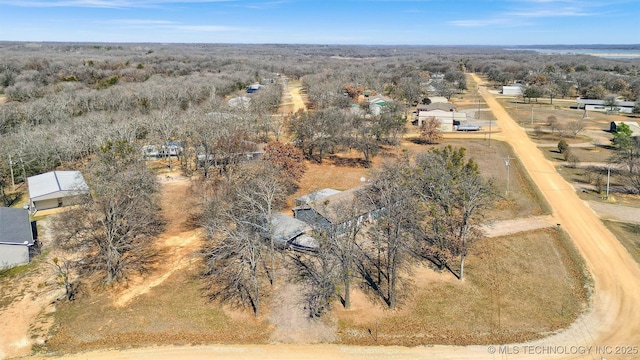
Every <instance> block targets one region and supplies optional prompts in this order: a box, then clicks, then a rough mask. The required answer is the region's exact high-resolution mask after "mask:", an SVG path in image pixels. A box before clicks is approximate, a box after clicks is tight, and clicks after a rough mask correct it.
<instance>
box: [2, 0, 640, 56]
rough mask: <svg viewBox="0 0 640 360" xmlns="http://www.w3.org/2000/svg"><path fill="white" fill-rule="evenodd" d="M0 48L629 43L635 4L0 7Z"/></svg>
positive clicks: (428, 1) (128, 1)
mask: <svg viewBox="0 0 640 360" xmlns="http://www.w3.org/2000/svg"><path fill="white" fill-rule="evenodd" d="M0 40H2V41H80V42H158V43H279V44H364V45H533V44H639V43H640V1H638V0H341V1H336V0H328V1H322V0H273V1H255V0H254V1H251V0H0Z"/></svg>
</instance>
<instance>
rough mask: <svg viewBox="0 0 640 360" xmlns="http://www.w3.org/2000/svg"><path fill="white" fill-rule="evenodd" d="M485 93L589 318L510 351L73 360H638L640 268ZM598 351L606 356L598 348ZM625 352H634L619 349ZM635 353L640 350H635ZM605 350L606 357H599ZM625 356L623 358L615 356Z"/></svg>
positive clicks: (233, 349)
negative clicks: (564, 251) (566, 240)
mask: <svg viewBox="0 0 640 360" xmlns="http://www.w3.org/2000/svg"><path fill="white" fill-rule="evenodd" d="M472 76H473V77H474V79H475V81H476V82H477V83H478V84H479V85H480V93H481V95H482V96H483V97H484V99H485V101H486V103H487V105H488V106H489V107H490V108H491V110H492V111H493V113H494V114H495V116H496V118H497V122H498V124H499V125H500V127H501V129H502V132H501V133H499V134H495V135H494V136H495V138H496V139H500V140H503V141H507V142H508V143H509V144H511V145H512V146H513V148H514V151H515V153H516V155H517V156H518V157H519V159H520V161H521V162H522V164H523V166H524V168H525V169H527V171H528V172H529V175H530V176H531V178H532V179H533V181H534V182H535V183H536V185H537V186H538V187H539V188H540V191H541V192H542V194H543V195H544V196H545V198H546V200H547V201H548V203H549V205H550V206H551V208H552V209H553V214H552V218H553V219H554V220H555V222H556V223H557V224H560V226H561V227H562V228H563V229H564V230H565V231H566V232H567V233H568V234H569V235H570V236H571V238H572V239H573V241H574V242H575V244H576V246H577V247H578V249H579V250H580V252H581V253H582V256H583V257H584V259H585V262H586V265H587V267H588V269H589V271H590V273H591V274H592V277H593V281H594V287H593V294H592V300H591V306H590V308H589V309H588V311H587V312H586V313H585V314H584V315H582V316H581V317H580V318H578V320H577V321H576V322H575V323H574V324H572V325H571V326H570V327H569V328H568V329H565V330H563V331H560V332H558V333H556V334H554V335H551V336H549V337H547V338H544V339H541V340H537V341H535V342H532V343H528V344H511V345H507V346H504V347H493V346H485V345H474V346H463V347H460V346H441V345H436V346H420V347H411V348H409V347H397V346H385V347H375V346H371V347H360V346H345V345H330V344H325V345H304V344H302V345H289V344H286V345H285V344H268V345H210V346H191V347H190V346H187V347H175V346H163V347H151V348H142V349H128V350H123V351H116V350H103V351H95V352H90V353H82V354H76V355H71V356H67V357H65V358H68V359H160V360H163V359H176V358H180V359H229V358H233V359H261V360H268V359H394V360H395V359H545V360H546V359H600V358H606V359H609V360H610V359H637V358H639V357H640V355H638V346H640V316H639V315H638V310H637V309H638V308H639V307H640V267H639V266H638V264H637V263H636V262H635V261H634V260H633V259H632V258H631V256H630V255H629V254H628V253H627V251H626V250H625V249H624V248H623V247H622V245H621V244H620V243H619V242H618V240H617V239H616V238H615V236H613V234H612V233H611V232H610V231H609V230H608V229H607V228H606V227H605V226H604V225H603V224H602V222H601V221H600V219H599V218H598V217H597V216H596V214H595V213H594V212H593V211H592V210H591V209H590V208H589V207H588V206H587V205H586V203H585V202H584V201H582V200H581V199H580V198H579V197H578V196H577V194H576V193H575V191H574V190H573V188H572V186H571V185H570V184H568V183H567V182H566V181H565V180H564V179H563V178H562V177H561V176H560V175H559V174H558V173H557V172H556V170H555V168H554V166H553V164H552V163H551V162H550V161H548V160H546V159H545V158H544V156H543V155H542V153H541V152H540V151H539V149H538V148H537V147H536V145H535V144H534V143H533V142H532V141H531V140H530V139H529V138H528V137H527V135H526V133H525V131H524V130H523V129H522V128H520V127H519V126H518V125H517V124H516V122H515V121H514V120H513V119H512V118H511V117H510V116H509V114H508V113H507V112H506V111H505V109H504V108H503V107H502V106H501V105H500V104H499V103H498V102H497V101H496V100H495V98H494V97H493V95H491V94H490V93H489V92H488V91H487V89H486V88H485V87H484V86H483V85H484V84H485V82H484V81H482V80H481V79H480V78H478V77H477V76H475V75H472ZM596 346H598V347H600V348H596ZM620 346H628V348H627V347H620ZM634 346H635V350H634V348H633V347H634ZM598 349H600V350H599V351H600V352H598ZM626 350H629V352H632V354H629V353H628V352H627V353H626V354H616V351H618V352H623V351H626Z"/></svg>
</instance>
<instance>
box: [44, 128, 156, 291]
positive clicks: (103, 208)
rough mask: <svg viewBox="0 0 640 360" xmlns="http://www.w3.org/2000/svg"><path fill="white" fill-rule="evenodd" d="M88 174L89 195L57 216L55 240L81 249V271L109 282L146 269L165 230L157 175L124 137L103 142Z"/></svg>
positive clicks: (74, 248) (64, 245)
mask: <svg viewBox="0 0 640 360" xmlns="http://www.w3.org/2000/svg"><path fill="white" fill-rule="evenodd" d="M85 174H86V179H87V182H88V184H89V187H90V189H91V195H90V196H84V197H82V198H81V199H80V201H79V203H78V205H77V206H75V207H73V208H71V209H70V210H68V211H67V212H64V213H62V214H61V215H60V216H59V217H58V218H57V221H56V223H55V228H56V234H57V242H58V243H59V244H60V245H62V246H63V248H65V249H68V250H73V251H75V252H79V253H81V254H82V257H81V260H80V261H78V262H77V265H78V267H79V271H80V274H88V275H93V274H99V276H101V277H102V279H103V280H104V281H105V282H106V283H113V282H115V281H118V280H120V279H123V278H126V277H127V275H128V274H129V272H131V271H138V272H140V271H145V270H146V269H148V267H149V265H150V263H151V262H152V260H153V253H152V248H151V246H150V245H151V243H152V239H153V236H154V235H156V234H158V233H159V232H160V231H161V230H162V222H161V220H160V217H159V206H158V201H157V198H156V192H157V183H156V177H155V175H154V174H152V173H151V172H150V171H149V170H148V169H147V168H146V166H145V165H144V163H142V162H141V161H140V160H139V159H138V157H137V152H136V151H135V150H134V148H133V147H132V146H131V145H130V144H129V142H127V141H121V140H120V141H113V142H107V143H106V144H104V145H103V146H102V147H101V150H100V152H99V154H98V158H97V159H96V160H94V161H93V162H92V163H90V165H89V169H88V172H85Z"/></svg>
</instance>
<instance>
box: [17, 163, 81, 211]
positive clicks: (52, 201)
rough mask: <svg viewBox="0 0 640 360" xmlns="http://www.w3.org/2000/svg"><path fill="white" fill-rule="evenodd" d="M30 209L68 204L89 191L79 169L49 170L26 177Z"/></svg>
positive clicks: (35, 209) (51, 207)
mask: <svg viewBox="0 0 640 360" xmlns="http://www.w3.org/2000/svg"><path fill="white" fill-rule="evenodd" d="M27 184H28V187H29V201H30V205H29V206H30V207H31V210H32V211H37V210H46V209H53V208H58V207H63V206H68V205H71V204H72V203H73V199H74V198H76V197H78V196H80V195H83V194H88V193H89V186H87V183H86V182H85V181H84V177H83V176H82V173H80V171H51V172H48V173H44V174H40V175H35V176H31V177H29V178H27Z"/></svg>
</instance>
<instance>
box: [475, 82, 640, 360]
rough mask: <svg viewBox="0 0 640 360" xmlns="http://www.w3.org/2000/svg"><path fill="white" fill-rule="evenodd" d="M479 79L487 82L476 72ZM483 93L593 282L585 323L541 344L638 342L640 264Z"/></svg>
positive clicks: (490, 96) (522, 131)
mask: <svg viewBox="0 0 640 360" xmlns="http://www.w3.org/2000/svg"><path fill="white" fill-rule="evenodd" d="M474 80H476V82H477V83H478V84H480V85H483V84H484V82H483V81H482V80H480V79H479V78H478V77H477V76H475V75H474ZM480 93H481V94H482V96H483V97H484V99H485V101H486V102H487V105H488V106H489V107H490V108H491V109H492V111H493V113H494V114H495V116H496V118H497V119H498V122H499V123H500V126H501V129H502V132H501V133H500V134H497V135H496V136H495V137H496V138H498V139H502V140H505V141H507V142H509V143H510V144H511V145H512V146H513V148H514V151H515V153H516V154H517V156H518V158H519V160H520V161H521V162H522V164H523V166H524V168H526V169H527V171H528V172H529V174H530V176H531V178H532V179H533V181H534V182H535V183H536V184H537V185H538V187H539V188H540V191H541V192H542V194H543V195H544V196H545V198H546V200H547V201H548V202H549V204H550V205H551V208H552V209H553V216H554V218H555V219H556V220H557V222H558V223H559V224H561V226H562V228H564V230H565V231H566V232H567V233H569V235H570V236H571V238H572V239H573V241H574V243H575V244H576V246H577V247H578V249H579V250H580V252H581V253H582V256H583V257H584V259H585V261H586V264H587V267H588V269H589V270H590V272H591V274H592V276H593V280H594V293H593V299H592V307H591V309H590V310H589V312H588V313H587V314H585V316H583V317H582V318H581V319H580V320H579V321H578V323H582V324H585V326H579V325H576V326H572V327H571V328H569V329H567V330H565V331H564V332H562V333H560V334H558V335H556V336H552V337H550V338H547V339H544V340H541V341H539V342H538V343H541V344H542V343H544V344H554V345H555V344H558V345H560V344H571V343H574V344H575V343H579V344H580V345H594V346H595V345H598V346H605V345H616V344H618V345H629V346H639V345H640V316H638V315H637V313H636V312H635V309H636V308H637V307H638V306H639V305H640V268H639V267H638V264H637V263H636V262H635V261H634V260H633V259H632V258H631V256H630V255H629V254H628V253H627V251H626V250H625V249H624V247H623V246H622V245H621V244H620V242H619V241H618V240H617V239H616V238H615V236H613V234H612V233H611V232H610V231H609V230H608V229H607V228H606V227H605V226H604V225H603V224H602V222H601V221H600V220H599V219H598V217H597V216H596V215H595V213H594V212H593V211H592V210H591V209H590V208H589V207H588V206H587V204H586V203H585V202H584V201H582V200H581V199H580V198H579V197H578V196H577V194H576V193H575V191H574V190H573V188H572V186H571V185H570V184H568V183H567V182H566V181H565V180H564V179H563V178H562V177H561V176H560V175H559V174H558V173H557V172H556V170H555V168H554V166H553V164H552V163H551V162H550V161H548V160H546V159H545V158H544V157H543V155H542V153H541V152H540V151H539V150H538V149H536V145H535V144H534V143H533V142H532V141H531V140H530V139H529V138H528V137H527V135H526V134H525V132H524V130H523V129H522V128H520V127H519V126H518V125H517V124H516V122H515V121H514V120H513V119H512V118H511V117H510V116H509V114H508V113H507V112H506V111H505V110H504V108H503V107H502V106H500V104H499V103H498V102H497V101H496V100H495V98H494V97H493V96H492V95H490V94H489V93H488V91H487V90H486V88H484V87H482V86H481V87H480ZM638 357H639V355H635V356H629V358H638Z"/></svg>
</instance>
